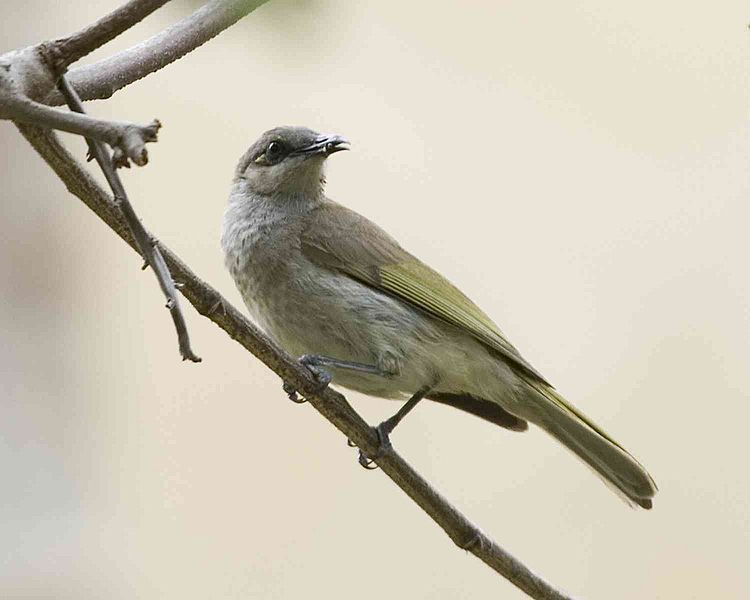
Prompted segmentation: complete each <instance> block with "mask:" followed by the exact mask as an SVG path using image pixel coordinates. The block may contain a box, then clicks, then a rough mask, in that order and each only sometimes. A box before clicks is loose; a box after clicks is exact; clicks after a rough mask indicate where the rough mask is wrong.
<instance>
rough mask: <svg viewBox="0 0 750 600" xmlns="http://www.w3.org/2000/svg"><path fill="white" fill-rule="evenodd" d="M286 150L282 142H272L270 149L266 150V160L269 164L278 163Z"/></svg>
mask: <svg viewBox="0 0 750 600" xmlns="http://www.w3.org/2000/svg"><path fill="white" fill-rule="evenodd" d="M284 150H285V148H284V144H282V143H281V142H276V141H274V142H271V143H270V144H268V148H266V152H265V154H266V160H267V161H268V162H269V163H274V162H276V161H278V160H279V159H280V158H281V157H282V156H283V155H284Z"/></svg>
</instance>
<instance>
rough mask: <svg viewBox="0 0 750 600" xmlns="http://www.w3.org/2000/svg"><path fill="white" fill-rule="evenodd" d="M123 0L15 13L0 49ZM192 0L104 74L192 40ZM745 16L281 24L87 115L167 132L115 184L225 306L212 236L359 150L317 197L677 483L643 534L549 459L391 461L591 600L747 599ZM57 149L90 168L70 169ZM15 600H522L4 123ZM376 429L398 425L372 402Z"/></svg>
mask: <svg viewBox="0 0 750 600" xmlns="http://www.w3.org/2000/svg"><path fill="white" fill-rule="evenodd" d="M117 4H118V1H117V0H96V1H87V2H81V1H79V2H70V3H66V4H65V6H61V5H60V4H59V3H57V2H51V1H49V0H46V1H43V0H34V1H28V2H21V1H20V0H6V1H5V2H3V3H2V7H0V13H1V16H2V18H0V40H2V50H8V49H11V48H14V47H18V46H22V45H27V44H32V43H35V42H38V41H40V40H43V39H48V38H50V37H55V36H58V35H62V34H66V33H68V32H71V31H74V30H76V29H78V28H79V27H81V26H82V25H85V24H87V23H89V22H90V21H92V20H93V19H95V18H96V17H98V16H100V15H102V14H104V13H105V12H106V11H108V10H110V9H111V8H112V7H114V6H116V5H117ZM194 6H195V3H191V2H182V1H175V2H173V3H172V5H170V6H168V7H166V8H165V9H163V10H161V11H159V12H158V13H157V14H156V15H154V16H153V17H151V18H150V19H149V20H147V21H146V22H145V23H143V24H142V25H141V26H139V27H138V28H136V29H135V30H133V31H131V32H129V33H128V34H127V35H125V36H123V37H122V38H121V39H118V40H117V41H116V42H115V43H113V44H111V46H109V47H107V49H106V51H105V52H99V53H97V54H96V55H95V56H93V57H91V60H93V59H96V58H100V57H103V56H106V55H107V54H108V53H110V52H112V51H114V50H116V49H118V48H121V47H125V46H127V45H130V44H132V43H135V42H136V41H138V40H140V39H143V38H145V37H146V36H149V35H151V34H153V33H155V32H157V31H159V30H161V29H162V28H163V27H164V26H165V25H167V24H169V23H171V22H174V21H175V20H176V19H178V18H181V17H182V16H184V15H187V14H188V13H189V11H190V10H192V8H193V7H194ZM749 20H750V19H749V17H748V10H747V6H746V4H745V3H744V2H739V1H728V2H722V3H684V2H677V1H665V2H660V3H653V2H645V1H640V2H628V3H622V2H615V1H612V0H609V1H606V2H600V1H594V0H586V1H574V2H565V3H562V2H561V3H556V2H527V1H520V0H518V1H515V0H514V1H505V2H497V1H489V0H487V1H479V0H473V1H468V2H466V1H465V2H457V1H456V2H440V3H430V4H427V3H405V2H398V1H396V0H387V1H386V0H382V1H379V2H363V1H355V2H353V1H351V0H316V1H309V2H294V1H292V0H272V1H271V2H270V3H269V4H268V5H266V6H264V7H262V8H261V9H259V10H258V11H257V12H256V13H255V14H253V15H251V16H250V17H249V18H248V19H246V20H245V21H244V22H242V23H241V24H240V25H238V26H236V27H235V28H233V29H231V30H230V31H228V32H226V33H225V34H224V35H222V36H221V37H220V38H218V39H216V40H214V41H213V42H211V43H210V44H208V45H207V46H205V47H203V48H201V49H200V50H199V51H197V52H195V53H193V54H192V55H190V56H189V57H187V58H185V59H183V60H181V61H180V62H178V63H177V64H175V65H173V66H171V67H169V68H167V69H165V70H163V71H161V72H159V73H158V74H156V75H153V76H151V77H149V78H147V79H146V80H143V81H142V82H140V83H138V84H137V85H134V86H131V87H129V88H127V89H126V90H125V91H123V92H121V93H119V94H117V95H116V96H115V97H114V98H113V99H112V100H111V101H108V102H97V103H91V104H89V105H88V108H89V110H90V111H91V113H93V114H96V115H99V116H102V117H107V116H110V117H114V118H120V119H128V120H134V121H139V122H147V121H149V120H150V119H151V118H153V117H159V118H160V119H161V120H162V121H163V123H164V129H163V130H162V133H161V140H160V142H159V143H158V145H155V146H153V147H152V148H151V159H152V160H151V164H149V165H148V167H146V168H144V169H135V170H131V171H129V172H126V173H125V174H124V177H125V180H126V184H127V186H128V189H129V191H130V194H131V197H132V199H133V201H134V203H135V205H136V207H137V209H138V210H139V211H140V214H141V216H142V217H143V219H144V220H145V222H146V223H147V225H148V226H149V227H150V228H151V229H152V231H153V232H154V233H155V234H156V235H157V236H159V237H160V238H161V239H162V240H163V241H164V242H165V243H166V244H167V245H169V246H171V247H172V248H174V249H175V250H176V251H177V252H178V253H179V254H180V255H181V256H182V257H183V258H184V259H185V260H187V261H188V263H190V264H191V265H192V266H193V268H194V269H195V270H196V271H197V273H198V274H199V275H201V276H202V277H204V278H206V279H207V280H208V281H210V282H212V283H213V284H214V285H215V286H217V287H218V288H219V289H220V290H222V291H223V292H224V293H225V294H226V295H227V296H228V297H229V298H230V299H231V300H232V301H233V302H235V303H236V304H237V305H238V306H239V305H240V304H241V302H240V299H239V295H238V294H237V292H236V291H235V289H234V286H233V284H232V282H231V280H230V278H229V276H228V274H227V273H225V271H224V268H223V265H222V257H221V253H220V249H219V239H218V236H219V228H220V221H221V216H222V211H223V208H224V202H225V198H226V194H227V190H228V183H229V179H230V177H231V173H232V170H233V168H234V164H235V161H236V160H237V158H238V157H239V155H240V154H241V153H242V152H243V151H244V149H245V148H246V146H247V145H248V144H249V143H250V142H251V141H252V140H253V139H254V138H255V137H256V136H257V135H258V134H259V133H260V132H262V131H263V130H265V129H268V128H269V127H272V126H275V125H278V124H304V125H308V126H310V127H313V128H317V129H319V130H324V131H335V132H339V133H342V134H345V135H346V136H348V137H349V138H350V139H351V140H352V142H353V152H351V153H347V154H345V155H337V156H336V157H335V158H334V159H333V160H332V161H331V165H330V169H329V182H330V183H329V187H328V189H329V193H330V195H331V196H332V197H334V198H336V199H338V200H339V201H342V202H344V203H346V204H348V205H349V206H351V207H352V208H354V209H356V210H358V211H360V212H362V213H364V214H366V215H368V216H369V217H371V218H372V219H374V220H375V221H376V222H378V223H379V224H381V225H382V226H384V227H385V228H386V229H388V230H389V231H390V232H391V233H393V234H394V235H395V236H396V237H397V238H399V239H400V240H401V241H402V243H403V244H404V245H405V246H406V247H407V248H408V249H410V250H411V251H412V252H414V253H416V254H417V255H418V256H420V257H422V258H423V259H425V260H427V261H428V262H429V263H431V264H432V265H433V266H435V267H436V268H438V269H439V270H441V271H442V272H444V273H445V274H446V275H447V276H448V277H449V278H450V279H452V280H453V281H454V282H455V283H457V284H459V285H460V286H461V287H462V288H463V289H464V290H465V291H466V292H467V293H468V294H469V295H470V296H471V297H472V298H474V299H475V300H476V301H477V302H478V303H479V304H480V305H481V306H482V307H483V308H485V310H486V311H487V312H488V313H489V314H490V315H492V316H493V317H495V318H496V320H497V321H498V322H499V323H500V325H501V326H502V327H503V329H504V330H505V331H506V332H507V333H508V335H509V336H510V338H511V340H512V341H513V342H514V343H515V344H516V345H517V346H518V347H519V348H520V349H521V350H522V352H523V353H524V354H525V355H526V356H527V358H529V360H530V361H531V362H532V363H533V364H535V365H536V366H537V367H538V368H539V369H540V370H541V371H542V372H544V373H545V374H546V375H547V377H548V378H549V379H550V380H551V381H552V382H554V383H555V384H556V385H557V386H558V388H559V389H561V390H562V391H563V392H564V393H565V394H566V395H568V396H569V397H570V398H571V399H572V400H574V401H575V402H576V403H577V404H578V406H580V407H581V408H583V409H584V410H585V411H586V412H588V413H589V414H590V415H592V416H593V417H595V418H596V420H597V421H599V422H600V423H601V424H602V425H603V426H604V427H605V428H606V429H608V430H610V431H611V432H613V433H614V434H615V435H616V437H617V438H618V439H620V440H622V441H623V442H624V443H625V445H626V446H627V447H628V448H630V449H631V450H632V451H633V452H634V453H635V454H636V456H638V457H640V458H641V459H642V460H643V462H644V463H645V464H646V465H647V466H648V468H649V469H650V470H651V472H652V473H653V474H654V476H655V478H656V480H657V482H658V483H659V485H660V489H661V491H660V494H659V495H658V496H657V498H656V503H655V509H654V510H653V511H652V512H651V513H646V512H635V511H632V510H629V509H628V508H627V507H626V506H625V505H624V504H622V503H621V502H620V501H619V500H618V499H617V498H616V497H615V496H614V495H612V494H611V492H610V491H609V490H607V489H606V488H605V487H604V486H603V485H601V483H600V482H599V481H598V480H597V479H596V478H595V477H593V476H592V474H591V473H590V472H589V471H588V469H586V468H585V467H583V466H582V465H581V464H579V463H578V462H577V461H576V460H575V459H574V458H573V457H572V456H571V455H569V454H568V453H566V452H564V451H563V450H562V449H561V448H560V447H559V446H557V445H556V444H555V443H554V442H553V441H552V440H551V439H550V438H548V437H547V436H545V435H544V434H543V433H541V432H539V431H538V430H534V431H531V432H530V433H528V434H525V435H517V434H510V433H507V432H505V431H502V430H499V429H495V428H493V427H492V426H490V425H488V424H485V423H483V422H481V421H479V420H477V419H474V418H472V417H470V416H464V415H462V414H460V413H457V412H454V411H453V410H451V409H449V408H445V407H440V406H423V407H420V409H419V410H417V411H416V413H415V414H414V416H413V417H410V418H409V419H408V420H407V421H406V422H405V424H404V425H403V426H402V427H400V428H399V431H398V432H397V434H396V435H395V438H394V442H395V444H396V445H397V447H398V448H399V449H400V450H401V451H402V452H403V454H404V455H405V456H406V457H407V458H408V459H409V460H411V461H413V464H414V465H415V466H416V467H417V468H418V469H419V470H420V471H421V472H422V473H423V474H424V475H425V476H426V477H427V478H428V479H429V480H430V481H432V482H434V484H435V485H436V486H437V487H438V488H439V489H440V490H441V491H443V492H444V493H445V494H446V495H447V496H448V497H449V498H450V499H451V500H452V501H453V502H455V504H456V505H457V506H458V507H460V508H461V509H462V510H464V511H465V512H466V514H467V515H468V516H469V517H470V518H472V519H474V520H475V521H476V522H477V523H478V524H479V525H480V526H481V527H482V528H483V529H484V530H485V531H487V532H488V533H489V534H491V535H493V536H494V537H495V538H496V539H497V540H498V541H499V542H500V543H501V544H502V545H503V546H505V547H506V548H507V549H508V550H510V551H511V552H513V553H514V554H516V555H517V556H519V557H521V558H522V559H523V560H524V561H526V562H527V564H528V565H529V566H531V567H532V568H533V569H535V570H537V571H538V572H540V573H542V574H543V575H544V576H546V577H547V578H548V579H549V580H551V581H552V582H554V583H556V584H557V585H559V586H561V587H562V588H563V589H565V590H567V591H569V592H571V593H573V594H575V595H577V596H580V597H583V598H606V599H608V600H616V599H625V598H663V599H672V598H722V599H734V598H737V599H739V598H748V597H750V581H749V578H750V576H749V575H748V572H747V558H748V556H750V517H749V516H748V506H749V504H750V481H749V477H750V476H749V475H748V465H747V457H748V450H749V446H750V444H749V443H748V434H747V432H748V422H750V402H749V401H748V393H747V389H748V384H749V383H750V381H749V379H750V378H749V377H748V358H749V357H750V309H749V308H748V307H749V306H750V299H749V292H750V281H749V278H748V265H747V254H748V241H747V223H748V219H749V218H750V209H749V208H748V200H749V196H750V170H749V169H748V157H749V156H750V135H748V122H749V121H748V116H749V114H748V113H749V112H750V108H749V107H750V86H749V85H748V83H750V82H749V81H748V79H749V78H750V76H749V73H750V61H749V58H750V32H748V29H747V23H748V21H749ZM66 139H68V140H69V143H70V146H71V148H73V150H74V151H75V152H77V153H78V155H79V156H82V155H83V152H84V150H83V144H82V143H81V142H80V141H78V140H73V139H70V138H66ZM0 182H1V188H0V189H2V202H0V223H2V227H3V235H2V236H0V295H1V296H0V298H1V299H0V332H1V333H0V336H1V339H2V344H0V369H2V371H1V373H2V375H0V377H1V381H2V388H1V389H0V394H1V395H2V398H0V474H1V475H2V482H3V485H2V488H3V491H2V494H0V597H3V598H60V599H71V600H73V599H75V600H82V599H89V598H91V599H94V598H108V599H120V598H121V599H123V600H125V599H127V600H130V599H132V598H165V599H180V600H185V599H203V598H223V599H232V598H274V599H276V598H278V599H292V598H301V597H306V598H353V597H356V598H359V599H362V600H366V599H377V600H382V598H384V597H397V598H425V599H426V598H430V599H433V598H434V599H453V598H471V599H475V598H488V597H493V598H509V599H510V598H519V599H520V598H523V597H524V596H523V595H522V594H521V593H520V592H518V591H517V590H516V589H515V588H513V587H512V586H511V585H510V584H508V583H507V582H505V581H504V580H502V579H500V578H499V577H497V576H496V575H495V574H494V573H493V572H492V571H490V570H489V569H488V568H487V567H485V566H484V565H483V564H481V563H480V562H479V561H477V560H476V559H475V558H473V557H472V556H471V555H468V554H465V553H463V552H461V551H459V550H457V549H456V548H455V547H454V546H453V545H452V544H451V543H450V541H449V540H448V539H447V538H446V537H445V536H444V534H443V533H442V531H440V530H439V529H438V528H437V527H436V526H435V525H434V524H433V523H432V522H431V521H430V520H429V519H428V518H427V517H426V516H425V515H424V514H422V513H421V512H420V510H419V509H417V508H416V507H415V505H413V504H412V503H411V502H410V501H409V500H408V499H407V498H406V497H405V496H404V495H403V494H402V493H401V492H400V491H399V490H398V489H397V488H396V487H395V486H394V485H392V484H391V483H390V482H389V481H388V480H387V479H386V478H385V477H384V476H383V475H382V474H381V473H379V472H377V471H376V472H365V471H363V470H362V469H361V468H360V467H359V466H358V465H357V463H356V452H355V451H354V450H353V449H350V448H347V446H346V443H345V440H344V439H343V437H342V436H341V435H340V434H339V433H338V432H336V431H335V430H333V429H332V428H331V426H330V425H329V424H328V423H327V422H325V421H324V420H323V419H321V418H320V417H319V416H318V415H317V414H316V413H315V412H314V411H313V410H312V409H311V408H310V407H308V406H301V407H300V406H296V405H293V404H292V403H290V402H288V401H286V399H285V396H284V395H283V394H282V391H281V385H280V382H279V381H278V379H277V378H276V377H275V376H274V375H273V374H271V373H270V372H269V371H267V370H266V369H265V368H263V367H262V366H260V364H259V363H258V362H257V361H256V360H255V359H253V358H252V357H251V356H250V355H248V354H247V353H245V352H244V351H243V350H242V349H241V348H240V347H239V346H238V345H237V344H235V343H234V342H232V341H231V340H230V339H229V338H228V337H227V336H226V335H224V334H223V333H222V332H221V331H220V330H219V329H218V328H217V327H216V326H214V325H213V324H212V323H210V322H208V321H206V320H205V319H203V318H201V317H199V316H198V315H197V314H196V313H195V312H194V311H193V310H192V308H190V307H189V306H188V307H187V308H186V314H187V319H188V321H189V327H190V330H191V333H192V337H193V341H194V346H195V348H196V350H197V351H198V353H199V354H200V355H202V356H203V358H204V362H203V363H202V364H200V365H192V364H188V363H181V362H180V361H179V358H178V353H177V345H176V340H175V336H174V332H173V330H172V324H171V321H170V319H169V317H168V314H167V312H166V311H165V310H164V309H163V308H162V307H163V304H164V302H163V299H162V298H161V297H160V293H159V291H158V288H157V285H156V283H155V281H154V279H153V277H152V275H151V273H146V274H144V273H142V272H141V271H140V270H139V268H140V261H139V260H138V258H137V257H136V256H135V254H133V253H132V252H131V250H130V249H128V248H127V247H126V246H125V245H124V244H123V243H122V242H120V241H119V240H118V239H116V238H115V237H114V235H113V234H111V233H110V232H109V231H108V230H107V229H106V228H105V227H104V226H103V225H102V224H101V223H100V222H98V221H97V220H96V218H95V217H93V215H92V214H90V213H89V212H88V211H87V209H86V208H85V207H84V206H83V205H82V204H81V203H80V202H79V201H77V200H76V199H74V198H73V197H72V196H70V195H68V194H67V193H66V191H65V189H64V188H63V186H62V185H61V184H60V182H59V181H58V180H57V179H56V178H55V177H54V176H53V175H52V173H51V171H50V170H49V169H47V168H46V167H45V165H43V164H42V162H41V159H39V158H38V157H37V156H36V155H35V154H34V153H33V152H32V151H31V150H30V148H29V147H28V145H27V144H26V143H25V141H24V140H23V139H22V138H21V137H20V136H19V135H18V133H17V132H16V130H15V129H14V128H13V127H12V126H11V125H10V124H8V123H7V122H2V123H0ZM349 397H350V398H351V400H352V402H353V404H354V405H355V407H356V408H357V409H358V410H360V411H361V412H362V414H363V415H364V416H365V417H366V418H367V419H369V420H370V421H371V422H373V423H376V422H378V421H380V420H381V419H382V418H384V417H386V416H388V415H390V414H391V413H392V412H393V410H394V408H395V405H394V404H390V403H387V402H384V401H382V400H375V399H369V398H365V397H361V396H357V395H355V394H350V395H349Z"/></svg>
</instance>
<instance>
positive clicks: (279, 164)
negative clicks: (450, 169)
mask: <svg viewBox="0 0 750 600" xmlns="http://www.w3.org/2000/svg"><path fill="white" fill-rule="evenodd" d="M348 149H349V142H348V141H347V140H345V139H344V138H343V137H341V136H339V135H325V134H320V133H317V132H315V131H312V130H311V129H307V128H305V127H276V128H275V129H271V130H269V131H266V132H265V133H264V134H263V135H261V136H260V138H259V139H258V140H257V141H256V142H255V143H254V144H253V145H252V146H250V149H249V150H248V151H247V152H246V153H245V155H244V156H243V157H242V159H240V162H239V164H238V165H237V172H236V174H235V179H236V180H240V181H243V182H244V184H245V186H246V190H247V191H248V192H250V193H252V194H257V195H261V196H273V195H276V194H290V195H298V194H300V195H308V194H315V195H317V194H319V193H320V192H321V190H322V189H323V184H324V183H325V174H324V170H323V164H324V162H325V160H326V158H328V157H329V156H330V155H331V154H333V153H334V152H339V151H340V150H348Z"/></svg>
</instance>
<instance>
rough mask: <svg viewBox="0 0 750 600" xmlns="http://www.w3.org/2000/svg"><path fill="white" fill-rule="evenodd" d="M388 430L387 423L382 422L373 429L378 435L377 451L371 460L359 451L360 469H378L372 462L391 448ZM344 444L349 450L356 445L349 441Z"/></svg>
mask: <svg viewBox="0 0 750 600" xmlns="http://www.w3.org/2000/svg"><path fill="white" fill-rule="evenodd" d="M390 429H391V428H390V427H389V426H388V422H387V421H383V422H382V423H381V424H380V425H378V426H377V427H376V428H375V433H377V435H378V449H377V451H376V452H375V455H374V456H373V457H372V458H371V457H369V456H367V455H366V454H365V453H364V452H363V451H362V450H360V451H359V458H358V459H357V460H358V462H359V464H360V465H361V466H362V468H364V469H367V470H368V471H372V470H374V469H377V468H378V465H377V464H375V462H374V461H376V460H377V459H378V458H380V457H381V456H383V454H384V453H385V452H386V450H389V449H390V448H392V446H391V438H390V436H389V434H390ZM346 443H347V445H348V446H349V447H350V448H356V444H355V443H354V442H352V441H351V440H346Z"/></svg>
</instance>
